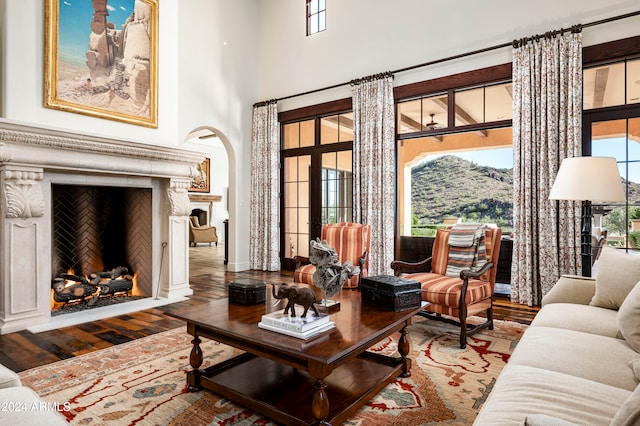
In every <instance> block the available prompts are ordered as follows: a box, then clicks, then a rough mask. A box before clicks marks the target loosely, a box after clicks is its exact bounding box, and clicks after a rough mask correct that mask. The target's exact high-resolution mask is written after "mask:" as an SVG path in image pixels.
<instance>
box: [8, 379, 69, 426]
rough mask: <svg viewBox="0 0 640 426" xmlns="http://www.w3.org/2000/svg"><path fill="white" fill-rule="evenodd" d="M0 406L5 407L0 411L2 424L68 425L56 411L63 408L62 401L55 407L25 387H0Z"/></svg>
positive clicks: (29, 425)
mask: <svg viewBox="0 0 640 426" xmlns="http://www.w3.org/2000/svg"><path fill="white" fill-rule="evenodd" d="M0 406H1V407H4V408H5V409H4V410H3V411H2V412H1V413H0V419H1V420H2V422H1V423H2V424H3V425H20V426H54V425H65V426H68V423H67V422H66V421H65V420H64V417H62V415H61V414H59V413H58V411H63V410H64V409H65V405H64V401H60V402H59V403H58V405H57V407H56V405H55V404H51V403H47V402H45V401H43V400H42V399H40V397H38V395H37V394H36V393H35V392H34V391H33V390H31V389H29V388H26V387H22V386H20V387H16V388H7V389H0ZM56 410H58V411H56Z"/></svg>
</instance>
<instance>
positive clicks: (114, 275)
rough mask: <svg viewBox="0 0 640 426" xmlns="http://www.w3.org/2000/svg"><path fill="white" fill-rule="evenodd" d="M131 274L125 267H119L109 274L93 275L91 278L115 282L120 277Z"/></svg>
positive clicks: (108, 272)
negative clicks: (107, 279)
mask: <svg viewBox="0 0 640 426" xmlns="http://www.w3.org/2000/svg"><path fill="white" fill-rule="evenodd" d="M128 273H129V269H128V268H125V267H124V266H118V267H117V268H116V269H113V270H111V271H107V272H96V273H95V274H91V278H97V277H100V278H109V279H111V280H115V279H116V278H118V277H121V276H123V275H126V274H128Z"/></svg>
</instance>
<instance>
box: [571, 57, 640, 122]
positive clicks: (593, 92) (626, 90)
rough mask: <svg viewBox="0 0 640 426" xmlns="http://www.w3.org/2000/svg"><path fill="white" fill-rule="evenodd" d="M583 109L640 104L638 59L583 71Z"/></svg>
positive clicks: (639, 64)
mask: <svg viewBox="0 0 640 426" xmlns="http://www.w3.org/2000/svg"><path fill="white" fill-rule="evenodd" d="M583 76H584V78H583V87H584V91H583V93H584V95H583V96H584V99H583V109H585V110H589V109H597V108H605V107H612V106H618V105H630V104H637V103H640V59H635V60H628V61H623V62H616V63H613V64H607V65H602V66H597V67H593V68H589V69H585V70H584V71H583Z"/></svg>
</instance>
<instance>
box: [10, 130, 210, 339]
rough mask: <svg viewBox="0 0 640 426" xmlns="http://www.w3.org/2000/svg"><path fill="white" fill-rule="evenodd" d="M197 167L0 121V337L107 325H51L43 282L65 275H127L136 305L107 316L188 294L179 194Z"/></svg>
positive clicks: (134, 148)
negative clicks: (124, 271)
mask: <svg viewBox="0 0 640 426" xmlns="http://www.w3.org/2000/svg"><path fill="white" fill-rule="evenodd" d="M203 157H204V156H203V155H201V154H198V153H191V152H184V151H181V150H177V149H172V148H165V147H158V146H153V145H147V144H143V143H136V142H131V141H121V140H115V139H109V138H101V137H96V136H90V135H81V134H77V133H70V132H63V131H59V130H53V129H45V128H38V127H34V126H25V125H21V124H17V123H12V122H8V121H6V120H1V119H0V333H2V334H5V333H9V332H14V331H19V330H24V329H29V330H31V331H34V332H37V331H42V330H46V329H51V328H56V327H59V326H65V325H71V324H70V323H69V322H68V321H73V323H80V322H84V321H86V320H95V319H98V318H100V317H105V316H111V315H113V314H114V313H113V312H114V310H113V309H110V308H109V309H108V308H97V309H91V310H90V311H87V312H90V313H83V312H78V313H73V314H68V315H56V316H52V312H51V309H52V282H53V281H54V280H55V278H56V277H58V276H59V275H60V274H67V273H70V272H69V271H70V270H73V274H72V275H75V276H78V277H86V278H85V279H89V280H91V274H95V273H100V272H102V273H107V272H108V271H110V270H113V269H114V268H127V274H125V275H130V276H131V277H133V276H134V275H135V278H136V282H137V283H138V289H137V290H136V291H139V292H140V294H141V295H142V296H143V300H142V301H140V302H131V303H123V304H121V305H130V306H129V307H125V308H119V310H118V312H117V313H115V314H116V315H117V314H120V313H125V312H126V310H128V312H131V311H134V310H139V309H145V308H146V307H151V306H158V305H161V304H166V303H171V302H173V301H176V300H183V299H184V298H185V297H186V296H189V295H190V294H192V290H191V288H190V286H189V258H188V231H189V226H188V221H189V219H188V216H189V214H190V213H191V203H190V201H189V196H188V192H187V190H188V188H189V186H190V184H191V178H192V177H193V176H195V175H196V173H197V166H198V165H199V164H200V163H201V162H202V160H203ZM119 284H120V283H114V285H116V287H117V286H119ZM119 306H120V305H119ZM60 317H64V318H65V319H64V320H62V319H59V318H60Z"/></svg>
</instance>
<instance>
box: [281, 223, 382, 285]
mask: <svg viewBox="0 0 640 426" xmlns="http://www.w3.org/2000/svg"><path fill="white" fill-rule="evenodd" d="M320 239H321V240H323V241H325V240H326V241H327V244H328V245H329V246H331V247H333V248H334V249H336V252H337V253H338V259H339V260H340V263H342V264H344V263H345V262H346V261H350V262H351V263H352V264H353V265H354V266H358V267H360V268H361V271H360V277H366V276H367V272H368V268H369V256H367V257H366V260H365V263H364V265H363V266H360V259H361V258H362V257H363V256H364V253H365V252H367V253H368V252H369V247H370V240H371V226H370V225H362V224H359V223H353V222H340V223H333V224H327V225H324V226H323V227H322V233H321V236H320ZM315 270H316V267H315V266H314V265H304V266H301V267H300V268H298V269H296V271H295V272H294V276H293V281H294V282H297V283H305V284H313V273H314V272H315ZM360 277H359V276H357V275H356V276H354V277H351V278H349V279H348V280H347V281H346V282H345V284H344V286H343V288H357V287H358V282H359V279H360Z"/></svg>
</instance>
